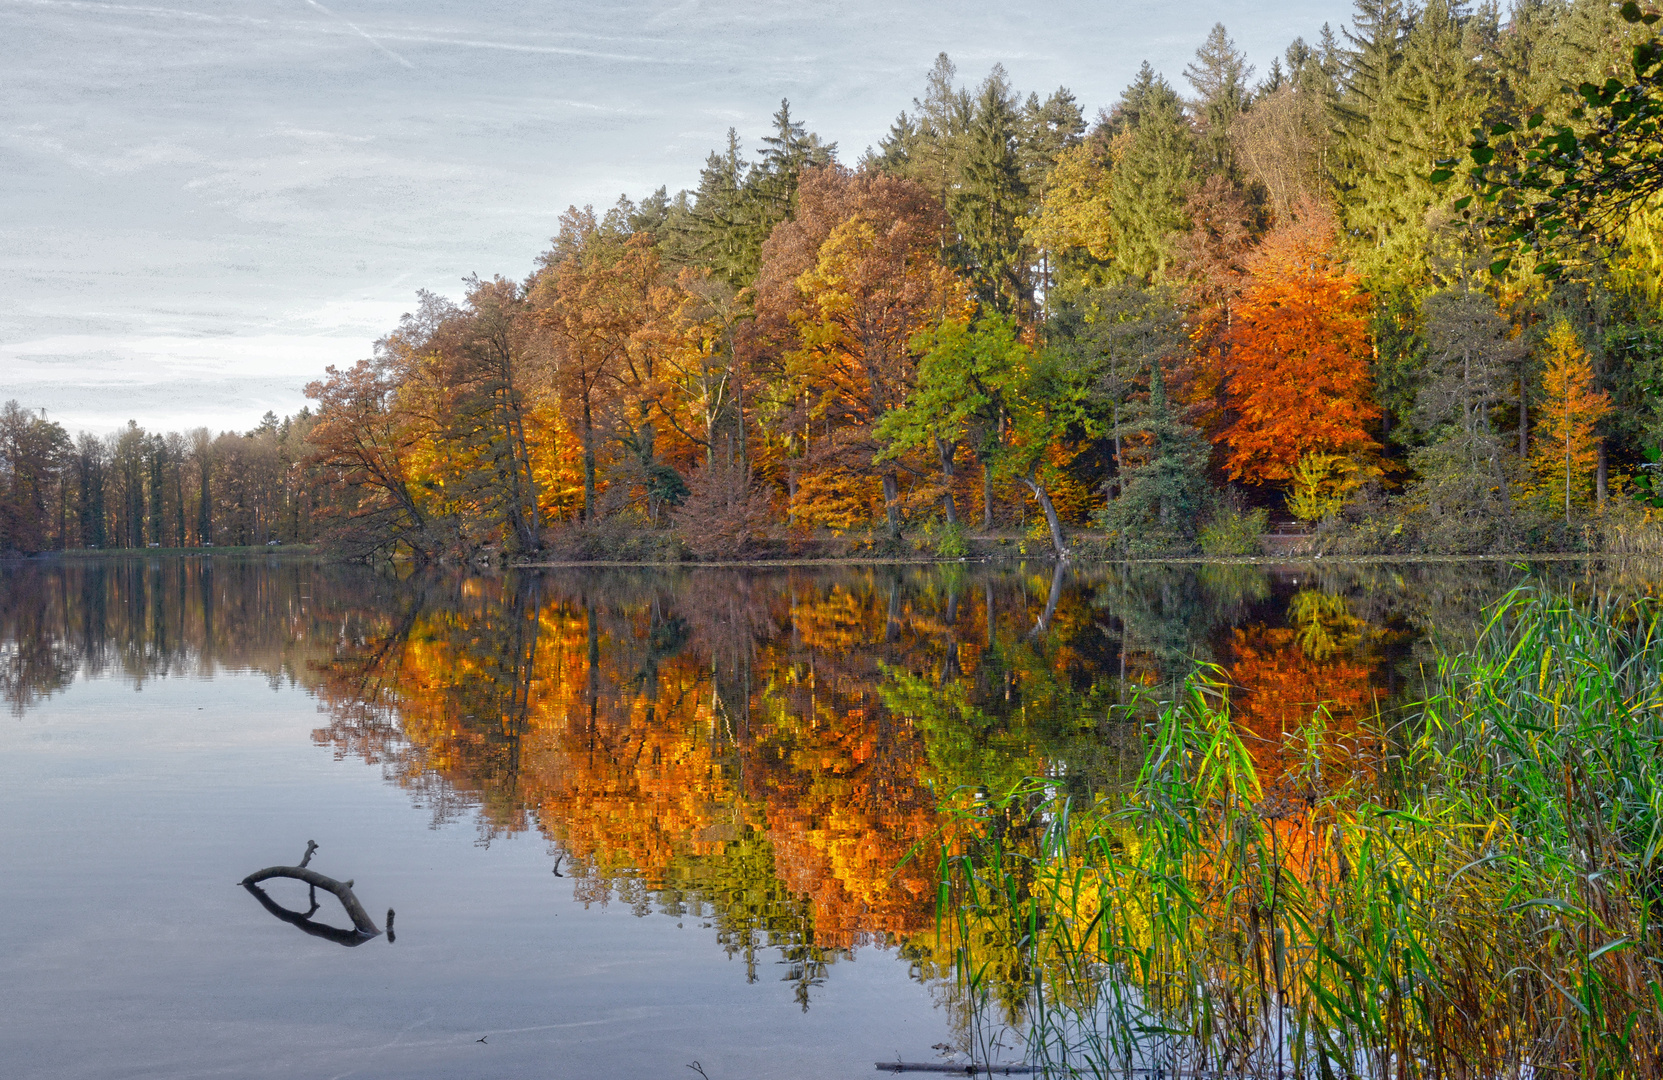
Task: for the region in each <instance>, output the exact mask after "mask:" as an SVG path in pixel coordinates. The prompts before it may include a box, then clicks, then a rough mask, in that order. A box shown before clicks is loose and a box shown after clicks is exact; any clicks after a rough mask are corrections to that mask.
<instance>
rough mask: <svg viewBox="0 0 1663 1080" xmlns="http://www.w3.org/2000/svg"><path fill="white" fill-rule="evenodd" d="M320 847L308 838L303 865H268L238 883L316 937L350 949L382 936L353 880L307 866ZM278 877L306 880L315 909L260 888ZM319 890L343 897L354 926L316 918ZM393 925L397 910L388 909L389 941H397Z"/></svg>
mask: <svg viewBox="0 0 1663 1080" xmlns="http://www.w3.org/2000/svg"><path fill="white" fill-rule="evenodd" d="M317 848H318V845H317V842H316V841H313V840H308V841H306V856H305V857H304V858H303V859H301V860H300V865H299V866H268V867H266V868H265V869H264V870H256V871H254V873H252V874H250V875H248V876H247V877H245V878H243V879H242V881H241V882H239V883H238V884H240V885H241V886H242V887H243V888H245V889H247V890H248V891H249V894H250V895H252V896H253V897H254V899H256V900H258V901H259V902H260V906H261V907H263V908H265V909H266V910H267V911H269V912H271V913H272V914H273V915H275V916H277V917H278V918H279V919H281V920H283V921H284V922H286V923H288V924H289V925H290V926H298V927H299V928H300V929H302V930H304V931H305V932H306V933H308V934H311V935H312V936H313V937H320V938H324V939H325V940H327V941H333V942H335V943H336V944H337V945H345V946H347V947H348V948H351V947H353V946H355V945H362V944H363V943H364V942H366V941H370V940H372V939H374V938H378V937H380V936H381V930H380V929H379V928H378V927H377V926H376V925H375V920H373V919H371V918H370V915H369V912H367V911H365V910H364V905H363V904H360V903H359V902H358V897H357V896H355V895H354V894H353V892H352V882H351V881H336V880H335V879H334V878H332V877H327V876H325V875H323V874H320V873H318V872H317V871H316V870H308V869H306V864H307V863H309V862H311V861H312V852H314V851H316V850H317ZM275 877H284V878H293V879H294V880H296V881H304V882H305V883H306V884H307V885H309V886H310V887H311V889H310V892H309V894H308V896H309V898H310V900H311V904H312V906H311V909H310V910H308V911H304V912H301V911H291V910H289V909H288V908H286V907H284V906H283V905H282V904H279V903H278V902H277V901H275V900H273V899H272V898H271V897H270V896H268V895H267V894H266V891H265V890H264V889H262V888H260V882H262V881H267V880H269V879H271V878H275ZM319 889H322V890H324V891H325V892H329V893H334V894H335V897H336V899H338V900H340V902H341V907H343V908H345V909H346V914H347V917H348V918H349V919H351V920H352V927H353V928H352V929H351V930H343V929H342V928H340V927H338V926H330V925H329V924H328V923H321V922H314V921H313V919H312V916H313V915H316V914H317V912H318V890H319ZM392 927H393V909H392V908H388V909H387V929H388V931H389V933H388V935H387V940H388V941H391V940H393V938H392V934H391V930H392Z"/></svg>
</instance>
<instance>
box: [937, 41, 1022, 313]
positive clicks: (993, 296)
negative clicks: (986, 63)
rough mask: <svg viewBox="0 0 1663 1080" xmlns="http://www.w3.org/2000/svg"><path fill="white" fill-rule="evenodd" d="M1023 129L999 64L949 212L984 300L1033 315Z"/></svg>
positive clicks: (984, 91) (962, 257) (979, 99)
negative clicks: (1021, 148) (1025, 231)
mask: <svg viewBox="0 0 1663 1080" xmlns="http://www.w3.org/2000/svg"><path fill="white" fill-rule="evenodd" d="M1021 129H1022V118H1021V116H1020V115H1019V114H1018V113H1017V110H1016V107H1015V101H1014V96H1013V95H1012V93H1011V88H1010V83H1009V81H1008V80H1007V79H1006V78H1005V69H1004V68H1003V67H1000V66H995V67H994V69H993V71H992V72H991V73H990V74H989V75H988V77H987V78H986V79H985V80H984V81H983V82H982V86H981V90H980V92H979V93H978V94H977V96H976V107H975V113H974V114H973V116H972V117H971V121H970V128H969V130H968V131H967V132H966V137H965V140H964V158H963V167H962V172H961V179H960V182H959V184H958V185H957V187H956V188H955V189H954V190H952V191H951V192H950V193H949V195H948V197H947V212H948V214H949V215H950V216H951V217H952V219H953V226H954V228H955V229H956V230H957V232H958V236H959V262H960V264H961V265H962V266H963V267H964V268H965V270H966V271H967V272H968V274H969V276H970V279H971V281H972V282H973V283H974V284H975V287H976V293H977V297H978V298H979V299H980V300H981V302H982V303H983V304H985V305H987V306H988V307H991V308H993V309H994V310H996V311H999V312H1002V313H1004V314H1014V315H1017V316H1019V317H1026V316H1027V314H1028V312H1029V310H1030V309H1031V307H1032V304H1033V280H1032V275H1031V273H1030V268H1029V260H1028V258H1027V246H1026V243H1025V241H1024V238H1023V235H1022V226H1021V222H1020V218H1021V217H1022V216H1023V214H1025V213H1026V211H1027V209H1028V185H1027V183H1026V182H1025V181H1024V179H1023V175H1022V172H1023V170H1022V160H1021V156H1020V153H1019V139H1020V138H1021V133H1022V131H1021Z"/></svg>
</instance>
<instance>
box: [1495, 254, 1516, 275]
mask: <svg viewBox="0 0 1663 1080" xmlns="http://www.w3.org/2000/svg"><path fill="white" fill-rule="evenodd" d="M1512 265H1513V260H1512V259H1511V258H1501V259H1497V260H1496V261H1495V262H1493V263H1491V264H1490V276H1491V277H1500V276H1501V275H1503V274H1505V273H1507V268H1508V267H1509V266H1512Z"/></svg>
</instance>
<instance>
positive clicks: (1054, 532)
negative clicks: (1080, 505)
mask: <svg viewBox="0 0 1663 1080" xmlns="http://www.w3.org/2000/svg"><path fill="white" fill-rule="evenodd" d="M1022 482H1023V483H1024V484H1027V485H1028V490H1029V491H1031V492H1033V494H1034V498H1035V499H1036V500H1038V501H1039V505H1040V509H1042V510H1044V511H1045V524H1047V525H1049V526H1050V527H1051V546H1052V547H1054V548H1055V549H1056V552H1057V558H1059V559H1066V558H1068V545H1067V544H1065V543H1064V542H1063V538H1062V521H1061V520H1060V519H1059V518H1058V517H1057V508H1056V507H1055V506H1053V505H1052V504H1051V496H1050V493H1048V492H1047V491H1046V490H1045V485H1044V484H1041V483H1040V482H1039V481H1038V480H1036V479H1035V478H1034V475H1033V473H1031V472H1030V473H1029V474H1028V475H1027V476H1025V477H1023V478H1022Z"/></svg>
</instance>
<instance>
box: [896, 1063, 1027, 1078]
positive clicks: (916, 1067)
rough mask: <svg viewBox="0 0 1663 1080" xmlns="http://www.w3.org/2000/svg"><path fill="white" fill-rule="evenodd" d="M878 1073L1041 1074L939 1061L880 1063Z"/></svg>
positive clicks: (1017, 1067)
mask: <svg viewBox="0 0 1663 1080" xmlns="http://www.w3.org/2000/svg"><path fill="white" fill-rule="evenodd" d="M877 1064H878V1071H879V1072H894V1073H898V1072H930V1073H952V1074H953V1075H954V1076H1018V1075H1026V1074H1028V1073H1036V1072H1042V1071H1043V1070H1042V1069H1041V1068H1040V1067H1039V1066H1037V1065H977V1064H975V1063H974V1062H972V1063H970V1064H965V1065H952V1064H948V1063H947V1062H941V1061H880V1062H878V1063H877Z"/></svg>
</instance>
